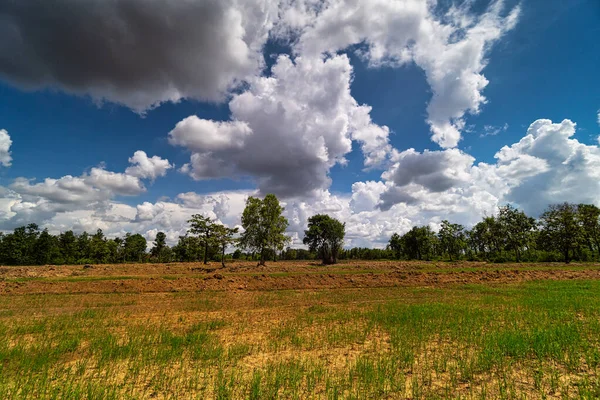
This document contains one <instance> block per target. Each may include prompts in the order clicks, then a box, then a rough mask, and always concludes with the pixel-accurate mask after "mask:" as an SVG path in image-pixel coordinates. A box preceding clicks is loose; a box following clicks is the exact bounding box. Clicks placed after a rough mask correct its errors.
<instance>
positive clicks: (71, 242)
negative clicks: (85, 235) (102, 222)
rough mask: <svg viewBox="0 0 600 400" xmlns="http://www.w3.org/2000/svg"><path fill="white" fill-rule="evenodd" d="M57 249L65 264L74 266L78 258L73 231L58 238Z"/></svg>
mask: <svg viewBox="0 0 600 400" xmlns="http://www.w3.org/2000/svg"><path fill="white" fill-rule="evenodd" d="M58 248H59V250H60V254H61V255H62V258H63V261H64V262H65V263H66V264H75V263H76V262H77V259H78V258H79V257H78V248H77V237H76V236H75V234H74V233H73V231H66V232H63V233H61V234H60V235H59V237H58Z"/></svg>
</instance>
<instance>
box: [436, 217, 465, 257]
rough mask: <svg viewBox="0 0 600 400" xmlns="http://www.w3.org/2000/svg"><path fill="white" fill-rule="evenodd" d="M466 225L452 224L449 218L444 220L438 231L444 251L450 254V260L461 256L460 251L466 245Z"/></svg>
mask: <svg viewBox="0 0 600 400" xmlns="http://www.w3.org/2000/svg"><path fill="white" fill-rule="evenodd" d="M464 229H465V228H464V227H463V226H462V225H460V224H451V223H450V222H448V221H447V220H443V221H442V226H441V228H440V231H439V232H438V238H439V240H440V246H441V248H442V251H443V252H445V253H446V254H448V256H449V257H450V261H452V260H453V259H457V258H459V257H460V253H461V251H462V250H464V248H465V246H466V241H465V233H464Z"/></svg>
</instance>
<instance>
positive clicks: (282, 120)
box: [169, 55, 391, 197]
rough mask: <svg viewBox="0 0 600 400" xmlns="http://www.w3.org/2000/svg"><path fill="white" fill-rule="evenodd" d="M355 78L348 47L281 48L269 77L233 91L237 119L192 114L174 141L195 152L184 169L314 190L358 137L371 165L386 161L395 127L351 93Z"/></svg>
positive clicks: (197, 175)
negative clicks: (323, 50)
mask: <svg viewBox="0 0 600 400" xmlns="http://www.w3.org/2000/svg"><path fill="white" fill-rule="evenodd" d="M351 80H352V67H351V66H350V62H349V60H348V57H347V56H345V55H339V56H334V57H330V58H328V59H326V60H323V59H320V58H302V57H298V58H296V59H295V60H292V59H291V58H290V57H288V56H280V57H279V58H278V59H277V61H276V63H275V64H274V66H273V67H272V75H271V76H270V77H257V78H254V79H252V80H251V81H250V85H249V87H248V90H246V91H245V92H242V93H240V94H237V95H234V96H233V98H232V99H231V101H230V102H229V108H230V110H231V120H230V121H225V122H217V121H212V120H204V119H200V118H198V117H196V116H191V117H188V118H186V119H184V120H182V121H180V122H179V123H178V124H177V125H176V126H175V128H174V129H173V130H172V131H171V132H170V133H169V141H170V143H171V144H173V145H179V146H184V147H186V148H187V149H189V150H190V151H191V152H192V156H191V159H190V163H188V164H186V165H184V166H183V167H182V171H183V172H185V173H188V174H189V175H190V176H192V177H193V178H194V179H197V180H201V179H209V178H221V177H252V178H254V179H256V182H257V184H258V188H259V190H260V191H261V192H263V193H268V192H273V193H276V194H277V195H280V196H283V197H293V196H307V195H308V196H310V195H311V194H313V193H314V192H315V191H318V190H321V189H324V188H327V187H328V186H329V184H330V179H329V176H328V172H329V169H330V168H331V167H332V166H334V165H335V164H337V163H340V164H344V163H345V162H346V160H345V158H344V156H345V155H346V154H348V153H349V152H350V151H351V150H352V141H353V140H355V141H357V142H358V143H359V144H360V146H361V149H362V152H363V154H364V157H365V167H371V168H373V167H377V166H379V165H381V164H382V163H383V162H384V161H385V160H386V159H387V156H388V154H389V152H390V151H391V147H390V144H389V142H388V135H389V129H388V128H387V127H384V126H379V125H376V124H374V123H373V122H372V121H371V118H370V116H369V112H370V110H371V109H370V107H368V106H362V105H359V104H358V103H357V102H356V100H355V99H354V98H353V97H352V96H351V94H350V83H351Z"/></svg>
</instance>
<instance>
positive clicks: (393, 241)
mask: <svg viewBox="0 0 600 400" xmlns="http://www.w3.org/2000/svg"><path fill="white" fill-rule="evenodd" d="M387 248H388V249H389V250H392V251H393V252H394V256H395V257H396V258H397V259H400V257H402V238H401V237H400V235H398V234H397V233H394V234H393V235H392V237H391V238H390V241H389V242H388V245H387Z"/></svg>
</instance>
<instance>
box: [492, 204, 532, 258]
mask: <svg viewBox="0 0 600 400" xmlns="http://www.w3.org/2000/svg"><path fill="white" fill-rule="evenodd" d="M497 221H498V223H499V224H500V234H501V235H502V238H503V242H504V248H505V250H507V251H511V250H512V251H514V252H515V260H516V261H517V262H519V261H521V253H522V252H523V250H524V249H525V248H526V247H527V246H528V245H529V244H530V243H531V234H532V232H533V231H534V230H535V229H536V222H535V219H533V218H531V217H528V216H527V215H526V214H525V213H524V212H523V211H519V210H517V209H516V208H514V207H511V206H510V205H508V204H507V205H506V206H504V207H500V208H499V209H498V218H497Z"/></svg>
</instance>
